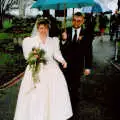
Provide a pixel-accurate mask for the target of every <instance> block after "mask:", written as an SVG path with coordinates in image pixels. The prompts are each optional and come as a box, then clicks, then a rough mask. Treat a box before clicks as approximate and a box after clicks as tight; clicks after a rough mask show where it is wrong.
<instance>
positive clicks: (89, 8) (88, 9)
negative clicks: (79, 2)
mask: <svg viewBox="0 0 120 120" xmlns="http://www.w3.org/2000/svg"><path fill="white" fill-rule="evenodd" d="M81 12H82V13H100V12H104V13H111V12H112V11H111V10H110V9H108V8H105V7H104V8H103V7H101V5H100V4H98V3H95V4H94V5H93V6H85V7H82V8H81Z"/></svg>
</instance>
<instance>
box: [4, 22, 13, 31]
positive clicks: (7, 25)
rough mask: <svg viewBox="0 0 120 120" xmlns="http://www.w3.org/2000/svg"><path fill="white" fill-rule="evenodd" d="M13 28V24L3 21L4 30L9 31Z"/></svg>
mask: <svg viewBox="0 0 120 120" xmlns="http://www.w3.org/2000/svg"><path fill="white" fill-rule="evenodd" d="M11 27H12V22H10V21H9V20H5V21H3V28H5V29H8V28H11Z"/></svg>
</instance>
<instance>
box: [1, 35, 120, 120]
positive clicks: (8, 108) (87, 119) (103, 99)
mask: <svg viewBox="0 0 120 120" xmlns="http://www.w3.org/2000/svg"><path fill="white" fill-rule="evenodd" d="M114 51H115V46H114V42H113V41H112V42H111V41H110V40H109V36H107V35H106V36H104V40H103V41H100V40H99V38H98V37H95V39H94V40H93V70H92V74H91V76H89V77H88V78H86V80H84V79H83V81H82V85H81V89H80V93H81V94H80V99H81V100H80V102H79V104H78V106H77V107H76V111H77V115H76V116H75V118H74V120H119V119H117V118H116V117H119V114H120V112H119V110H117V109H119V108H120V103H119V101H120V71H119V70H117V69H116V68H115V67H114V66H113V65H112V64H111V59H112V58H113V56H114ZM19 85H20V83H17V84H16V85H15V86H12V87H11V88H8V89H6V90H0V120H13V115H14V110H15V105H16V99H17V94H18V89H19ZM119 118H120V117H119Z"/></svg>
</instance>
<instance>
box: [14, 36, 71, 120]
mask: <svg viewBox="0 0 120 120" xmlns="http://www.w3.org/2000/svg"><path fill="white" fill-rule="evenodd" d="M58 42H59V40H58V39H57V38H50V37H47V40H46V43H45V44H42V42H40V37H39V36H38V35H36V36H35V37H31V38H25V39H24V40H23V53H24V56H25V58H26V59H27V57H28V54H29V52H30V51H31V50H32V48H33V47H40V48H42V49H44V50H45V52H46V53H45V54H46V56H45V57H46V59H47V64H46V65H41V69H40V72H39V78H40V82H38V83H36V88H34V84H33V80H32V74H31V70H30V69H29V66H27V68H26V70H25V74H24V77H23V80H22V83H21V86H20V91H19V94H18V100H17V106H16V110H15V116H14V120H67V119H68V118H70V117H71V116H72V114H73V113H72V108H71V102H70V97H69V93H68V88H67V84H66V80H65V78H64V76H63V73H62V72H61V70H60V69H59V66H58V63H57V62H56V60H57V61H58V62H62V61H63V60H64V59H63V57H62V55H61V52H60V50H59V43H58Z"/></svg>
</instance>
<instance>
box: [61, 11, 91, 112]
mask: <svg viewBox="0 0 120 120" xmlns="http://www.w3.org/2000/svg"><path fill="white" fill-rule="evenodd" d="M83 23H84V16H83V15H82V14H81V13H80V12H77V13H75V14H74V16H73V18H72V27H69V28H66V30H65V31H64V32H63V33H62V40H61V42H65V43H66V45H65V43H64V45H63V44H62V43H61V44H60V48H61V52H62V54H63V57H64V58H65V59H66V61H67V63H68V68H67V79H66V80H67V83H68V87H69V88H70V89H69V90H70V96H71V102H72V106H73V112H74V110H75V108H76V107H75V106H76V103H77V102H79V88H80V77H81V75H82V74H84V75H89V74H90V73H91V67H92V41H91V37H92V35H91V34H89V30H88V29H89V28H85V27H84V25H83ZM65 47H66V49H65Z"/></svg>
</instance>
